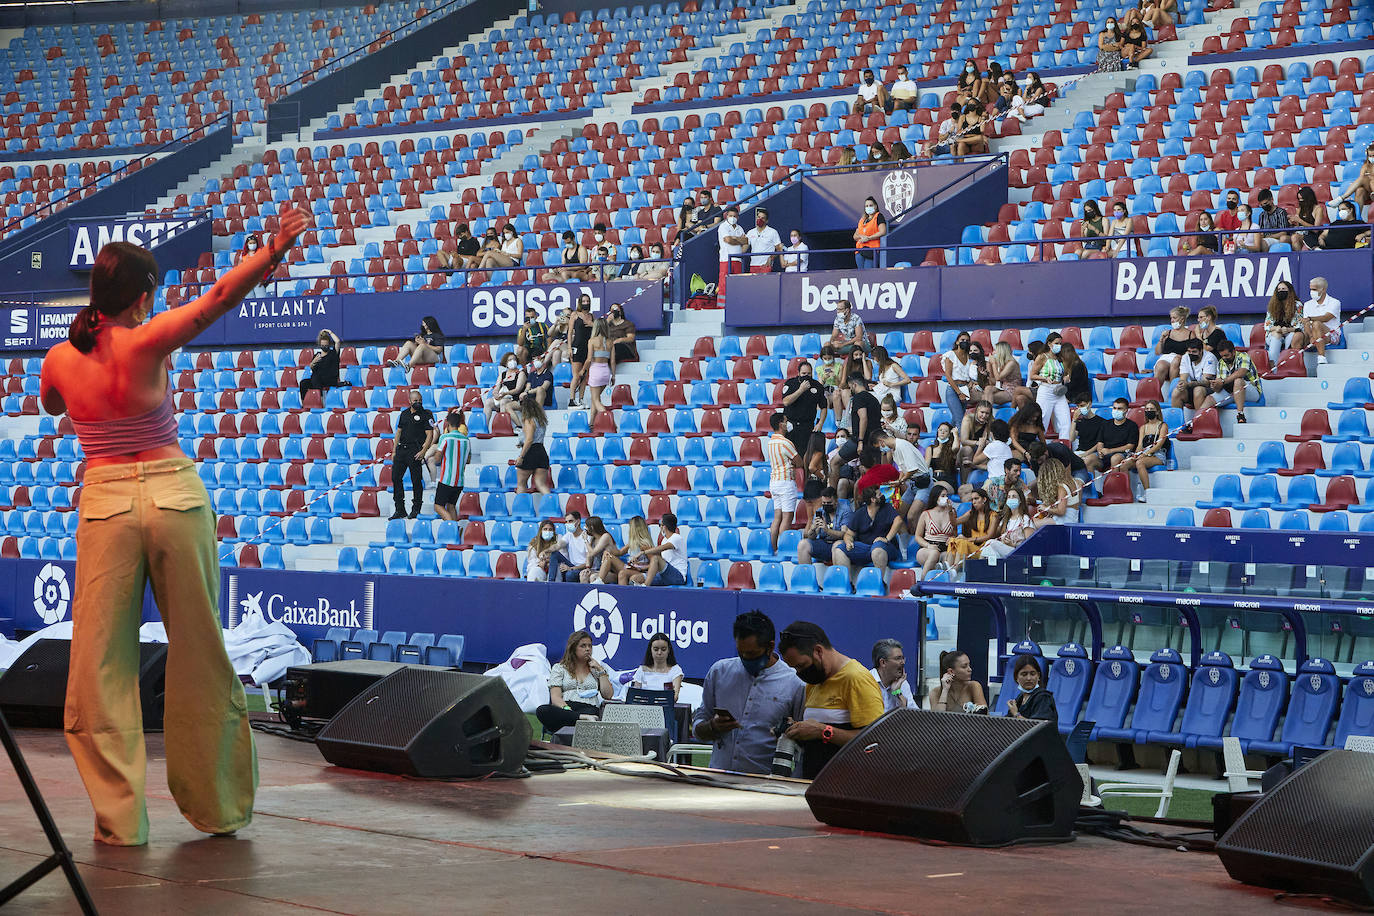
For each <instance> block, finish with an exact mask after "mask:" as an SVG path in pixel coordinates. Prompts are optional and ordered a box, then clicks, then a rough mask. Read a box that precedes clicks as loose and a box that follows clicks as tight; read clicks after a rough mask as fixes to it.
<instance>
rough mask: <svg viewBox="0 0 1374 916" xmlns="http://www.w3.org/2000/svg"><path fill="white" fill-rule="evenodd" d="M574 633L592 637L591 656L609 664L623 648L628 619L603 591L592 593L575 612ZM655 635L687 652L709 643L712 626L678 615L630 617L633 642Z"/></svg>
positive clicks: (661, 614) (630, 631) (671, 612)
mask: <svg viewBox="0 0 1374 916" xmlns="http://www.w3.org/2000/svg"><path fill="white" fill-rule="evenodd" d="M573 629H574V630H586V631H587V632H588V633H590V634H592V654H593V655H594V656H595V657H596V658H597V659H598V660H600V661H603V662H609V661H610V660H611V659H612V658H614V657H615V653H616V650H617V649H619V648H620V637H621V636H622V635H624V634H625V632H626V629H625V618H624V615H622V614H621V612H620V604H619V602H617V601H616V600H615V596H614V595H612V594H610V593H609V592H603V591H601V590H600V589H592V590H591V591H589V592H587V594H585V595H583V596H582V600H581V601H579V602H577V608H576V609H575V610H574V611H573ZM655 633H666V634H667V635H668V638H669V639H671V640H672V641H673V643H674V644H675V645H676V646H677V647H678V648H679V649H686V648H687V647H689V646H691V645H693V644H704V643H706V642H708V641H709V639H710V625H709V624H708V622H707V621H705V620H689V619H688V618H686V617H683V618H679V617H678V616H677V611H669V612H668V613H666V614H664V613H659V614H656V615H653V616H645V617H643V618H641V617H640V616H639V615H638V614H636V613H633V612H632V613H631V614H630V627H629V636H630V638H631V639H642V640H645V641H648V640H649V639H650V638H651V637H652V636H653V635H654V634H655Z"/></svg>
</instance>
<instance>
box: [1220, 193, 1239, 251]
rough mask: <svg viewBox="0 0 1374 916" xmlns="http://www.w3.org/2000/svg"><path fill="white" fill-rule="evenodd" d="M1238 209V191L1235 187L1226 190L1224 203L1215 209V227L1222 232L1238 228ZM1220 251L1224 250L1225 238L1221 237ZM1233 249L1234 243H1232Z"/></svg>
mask: <svg viewBox="0 0 1374 916" xmlns="http://www.w3.org/2000/svg"><path fill="white" fill-rule="evenodd" d="M1239 209H1240V192H1239V191H1237V190H1236V189H1235V188H1230V189H1228V190H1227V191H1226V204H1225V206H1224V207H1222V209H1221V210H1219V211H1217V228H1218V229H1220V230H1221V231H1222V232H1232V231H1234V230H1236V229H1239V228H1240V216H1239V215H1238V213H1237V211H1238V210H1239ZM1220 250H1221V251H1226V238H1222V239H1221V249H1220ZM1232 250H1233V251H1234V250H1235V248H1234V244H1233V245H1232Z"/></svg>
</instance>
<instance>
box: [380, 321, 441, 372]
mask: <svg viewBox="0 0 1374 916" xmlns="http://www.w3.org/2000/svg"><path fill="white" fill-rule="evenodd" d="M443 361H444V331H443V329H442V328H440V327H439V319H437V318H435V317H434V316H433V315H426V316H425V317H424V318H421V319H420V330H419V333H417V334H416V335H415V336H414V337H412V338H411V339H410V340H407V341H406V342H405V343H403V344H401V350H400V352H399V353H397V354H396V358H395V359H393V360H391V362H390V363H389V365H392V366H404V367H406V368H409V367H411V366H433V365H435V364H436V363H441V362H443Z"/></svg>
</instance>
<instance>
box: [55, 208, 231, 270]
mask: <svg viewBox="0 0 1374 916" xmlns="http://www.w3.org/2000/svg"><path fill="white" fill-rule="evenodd" d="M204 221H205V219H204V217H201V216H195V217H191V218H188V219H146V218H144V217H141V216H139V217H127V218H123V217H104V218H100V219H74V220H70V221H68V223H67V235H68V238H69V239H70V241H71V245H70V248H69V251H70V254H69V255H68V258H67V266H68V267H70V268H71V269H72V270H90V269H91V268H92V267H93V266H94V265H95V258H96V255H98V254H100V249H102V248H104V247H105V246H106V245H107V244H109V243H110V242H128V243H130V244H132V245H138V246H139V247H140V248H146V249H148V250H149V251H155V250H156V249H157V248H158V246H159V245H162V244H164V243H165V242H168V241H171V240H172V239H173V238H176V236H178V235H179V234H181V233H182V232H184V231H185V230H187V229H189V228H191V227H192V226H196V225H199V224H200V223H202V222H204ZM158 279H159V280H161V278H160V277H159V278H158Z"/></svg>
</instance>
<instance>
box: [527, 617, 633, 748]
mask: <svg viewBox="0 0 1374 916" xmlns="http://www.w3.org/2000/svg"><path fill="white" fill-rule="evenodd" d="M614 692H615V690H614V688H613V687H612V686H611V678H610V676H609V675H608V674H607V673H606V668H605V666H604V665H602V664H601V663H600V662H599V661H597V660H596V659H595V658H593V657H592V634H590V633H588V632H587V631H586V630H578V631H577V632H576V633H574V634H572V635H571V636H569V637H568V646H567V648H565V649H564V650H563V658H562V660H561V661H559V662H558V663H557V664H556V665H554V666H553V669H552V670H551V671H549V702H547V703H545V704H544V705H543V706H540V707H539V708H538V709H536V710H535V711H534V714H535V716H536V717H537V718H538V719H539V721H540V723H541V724H543V726H544V730H545V731H547V732H548V733H549V734H551V735H552V734H554V733H555V732H557V731H558V730H559V729H560V728H567V727H568V726H569V725H576V724H577V720H578V719H596V718H599V717H600V715H601V704H602V703H603V702H605V701H606V700H609V699H610V698H611V696H612V695H613V694H614Z"/></svg>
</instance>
